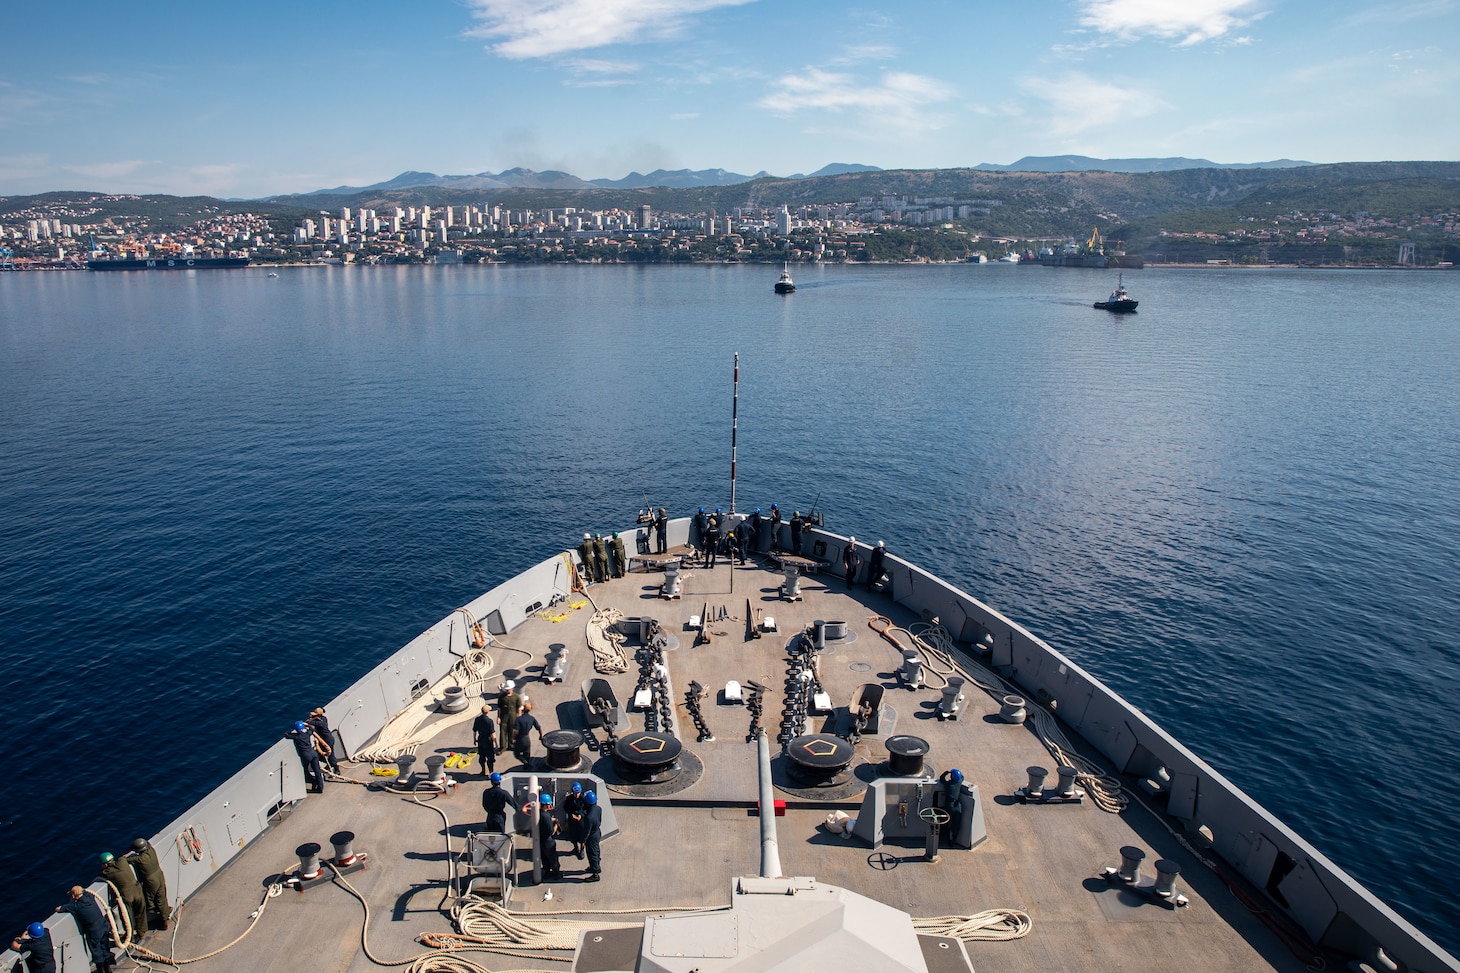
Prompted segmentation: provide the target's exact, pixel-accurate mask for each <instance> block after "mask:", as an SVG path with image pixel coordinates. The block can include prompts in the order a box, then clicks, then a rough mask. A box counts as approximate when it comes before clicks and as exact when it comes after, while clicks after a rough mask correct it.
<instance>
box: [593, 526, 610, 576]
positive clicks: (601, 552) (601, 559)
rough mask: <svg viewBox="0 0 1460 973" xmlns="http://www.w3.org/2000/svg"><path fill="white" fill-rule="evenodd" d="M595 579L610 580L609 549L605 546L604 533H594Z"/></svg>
mask: <svg viewBox="0 0 1460 973" xmlns="http://www.w3.org/2000/svg"><path fill="white" fill-rule="evenodd" d="M593 580H594V581H607V580H608V551H607V550H606V549H605V548H604V546H603V535H602V534H594V535H593Z"/></svg>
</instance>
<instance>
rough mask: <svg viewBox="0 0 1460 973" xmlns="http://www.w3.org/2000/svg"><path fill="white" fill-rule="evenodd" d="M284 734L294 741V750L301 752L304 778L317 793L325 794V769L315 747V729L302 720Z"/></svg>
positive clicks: (300, 757)
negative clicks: (320, 763)
mask: <svg viewBox="0 0 1460 973" xmlns="http://www.w3.org/2000/svg"><path fill="white" fill-rule="evenodd" d="M284 735H285V736H286V737H288V738H289V739H291V740H293V741H294V752H295V753H297V754H299V763H300V765H301V766H302V767H303V768H304V779H305V780H306V781H308V782H309V786H310V787H311V788H312V789H313V790H314V791H315V792H316V793H319V794H323V793H324V769H323V768H322V767H320V765H319V751H318V750H316V749H315V748H314V730H313V729H312V728H310V726H309V724H308V723H305V722H304V721H303V720H300V721H299V722H298V723H295V724H294V726H293V727H292V728H290V730H289V732H287V733H285V734H284Z"/></svg>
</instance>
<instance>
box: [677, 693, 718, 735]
mask: <svg viewBox="0 0 1460 973" xmlns="http://www.w3.org/2000/svg"><path fill="white" fill-rule="evenodd" d="M708 695H709V693H707V692H705V687H704V686H701V685H700V684H699V683H698V682H691V683H690V684H689V691H688V692H686V693H685V694H684V708H685V709H687V710H689V718H690V721H691V722H693V723H694V725H695V729H696V730H698V731H699V737H698V738H697V739H696V741H695V742H697V743H713V742H715V734H714V733H712V732H711V731H710V727H709V726H708V724H706V723H705V714H704V713H703V712H702V711H701V710H700V700H702V699H704V698H705V697H706V696H708Z"/></svg>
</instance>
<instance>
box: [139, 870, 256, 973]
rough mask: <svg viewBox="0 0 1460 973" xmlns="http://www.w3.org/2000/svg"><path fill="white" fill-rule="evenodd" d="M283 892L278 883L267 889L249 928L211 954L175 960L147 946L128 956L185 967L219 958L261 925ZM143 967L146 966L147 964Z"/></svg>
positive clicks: (140, 947)
mask: <svg viewBox="0 0 1460 973" xmlns="http://www.w3.org/2000/svg"><path fill="white" fill-rule="evenodd" d="M283 890H284V887H283V886H282V885H279V884H277V883H275V884H272V885H270V886H269V887H268V888H267V889H265V890H264V897H263V898H262V899H260V900H259V907H258V908H257V909H255V910H254V913H253V921H252V922H250V923H249V924H248V928H247V929H245V930H244V931H243V932H241V933H239V934H238V937H237V938H236V939H234V940H233V941H232V942H231V943H228V944H227V945H225V946H219V947H218V948H217V949H215V950H213V951H212V952H211V953H204V954H203V955H202V956H193V957H190V958H188V959H174V958H173V957H171V956H163V955H162V954H161V953H154V952H153V951H152V950H150V949H148V948H147V947H146V946H137V945H133V946H130V947H129V948H128V949H127V955H128V956H131V957H132V958H133V959H137V960H139V961H146V960H151V961H152V962H154V963H164V964H166V965H168V966H184V965H186V964H188V963H199V962H202V961H203V960H205V959H212V958H213V957H214V956H217V955H218V954H219V953H221V952H223V951H224V950H227V949H232V948H233V947H234V946H237V945H238V944H239V943H240V942H242V941H243V937H244V936H247V935H248V934H249V933H251V932H253V928H254V926H257V925H258V924H259V920H260V919H262V918H263V917H264V909H265V908H267V907H268V904H269V900H270V899H272V898H276V897H278V895H279V894H280V893H281V892H283ZM143 965H145V963H144V964H143Z"/></svg>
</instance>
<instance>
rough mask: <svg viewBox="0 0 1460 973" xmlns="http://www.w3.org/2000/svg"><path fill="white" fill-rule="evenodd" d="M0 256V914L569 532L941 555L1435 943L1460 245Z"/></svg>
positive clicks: (1458, 413) (48, 902)
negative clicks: (706, 517) (1116, 297)
mask: <svg viewBox="0 0 1460 973" xmlns="http://www.w3.org/2000/svg"><path fill="white" fill-rule="evenodd" d="M777 271H778V269H777V268H769V267H765V266H754V267H727V266H716V267H703V266H701V267H684V268H672V267H648V268H642V267H614V266H608V267H587V266H584V267H577V266H573V267H545V266H535V267H524V268H510V267H499V266H489V267H439V268H438V267H413V268H339V267H335V268H308V269H289V270H283V271H280V272H279V275H278V277H276V278H275V277H270V276H268V275H267V273H266V271H264V270H263V269H258V268H250V269H248V270H243V271H213V272H197V271H187V272H172V273H163V272H152V273H145V272H144V273H131V274H125V273H124V274H87V273H50V274H48V273H30V274H4V275H0V663H3V665H0V687H3V698H4V700H5V701H6V705H5V706H4V707H0V747H3V751H0V755H3V766H5V767H6V769H7V775H6V777H7V780H6V782H5V784H4V785H3V793H4V800H3V804H0V844H3V846H4V847H6V848H7V849H9V851H10V855H11V859H10V860H11V866H10V876H9V881H7V883H6V891H5V894H4V896H3V900H4V902H3V906H0V911H3V915H0V921H3V922H9V923H11V924H12V926H13V927H14V928H19V927H20V925H21V924H23V923H26V922H30V921H32V920H35V919H38V918H42V917H43V916H44V915H47V914H49V913H50V911H51V909H52V907H53V906H54V905H55V904H57V903H59V902H60V901H61V900H62V896H63V894H64V889H65V888H66V887H68V886H70V885H71V884H73V883H74V882H76V881H81V880H85V879H89V878H91V877H92V876H93V875H94V874H95V863H96V854H97V853H98V852H100V851H103V850H110V851H113V852H119V851H121V850H122V849H123V848H124V847H125V846H126V845H127V843H129V842H130V841H131V839H132V838H134V837H136V836H138V835H151V834H152V833H154V832H155V831H156V830H157V829H158V828H160V827H162V826H164V825H165V824H166V823H167V822H168V821H170V820H171V819H172V818H173V817H174V815H176V814H177V813H179V812H180V811H181V810H182V809H184V808H186V807H187V806H188V805H190V804H192V803H193V802H195V801H196V800H198V799H200V798H201V797H202V796H203V795H204V794H205V793H206V792H207V791H208V790H210V789H211V788H212V787H213V786H214V785H216V784H217V783H219V782H221V781H222V780H223V779H224V778H226V777H227V776H228V775H230V774H231V773H232V772H233V771H234V770H236V769H237V768H239V767H240V766H241V765H242V764H244V763H245V762H246V761H247V760H248V759H250V758H252V757H253V756H254V755H255V754H256V753H258V752H259V751H261V750H262V749H263V748H265V747H267V746H268V745H270V744H271V743H272V742H273V741H275V740H277V739H278V738H279V736H280V734H281V733H282V732H283V731H284V730H285V729H286V728H287V727H288V726H289V725H290V724H291V723H292V722H293V721H294V720H295V719H298V718H300V717H301V716H302V715H303V714H304V713H306V712H307V711H308V709H309V708H311V707H313V706H315V705H317V704H319V703H322V702H325V701H327V700H329V699H331V698H333V697H334V696H335V695H336V694H338V693H339V692H341V691H343V690H344V689H345V688H346V687H347V686H348V685H349V684H350V683H351V682H353V681H354V679H355V678H356V677H357V676H359V675H360V674H361V673H362V672H364V671H365V670H367V669H368V668H370V667H371V666H373V665H374V664H375V663H376V662H377V661H378V660H379V659H380V658H382V657H383V656H385V655H387V654H388V653H390V652H392V651H393V650H394V649H396V648H397V647H399V646H400V645H401V644H403V643H404V642H406V641H408V640H409V639H410V638H412V637H413V636H415V635H416V634H418V633H419V632H421V631H422V630H424V629H425V628H427V627H429V626H430V625H432V624H433V623H434V622H435V621H436V620H438V619H439V618H441V617H443V616H444V615H445V614H446V613H447V612H449V611H450V610H451V609H452V608H454V607H456V606H457V605H461V604H463V603H465V602H467V601H468V600H470V599H471V598H473V597H474V596H476V595H477V594H479V593H480V592H482V591H484V590H485V589H487V588H488V587H490V586H492V585H494V584H496V583H498V582H500V581H502V580H504V579H506V578H508V577H510V576H512V575H513V574H515V573H517V572H518V571H519V570H521V569H522V568H524V567H526V566H527V565H529V564H531V563H534V562H536V561H537V560H539V559H541V558H544V557H546V556H548V555H551V554H553V553H554V552H557V551H559V550H563V549H565V548H567V547H569V546H571V545H573V544H574V543H576V540H575V539H576V538H578V537H579V536H580V535H581V534H582V532H583V531H585V530H609V529H613V528H617V527H622V526H626V525H628V524H630V523H632V521H633V519H634V516H635V514H636V513H637V512H638V510H639V508H641V507H643V506H645V505H646V503H652V504H653V505H656V506H657V505H660V504H663V505H664V506H666V507H668V508H669V509H670V511H671V512H672V513H673V514H675V515H685V514H687V513H689V512H691V511H692V510H693V508H694V507H696V506H699V505H705V506H721V507H727V508H728V506H729V499H730V492H729V489H730V484H729V470H730V410H731V361H732V355H733V354H734V353H736V352H739V354H740V360H741V369H740V376H741V386H740V401H739V420H740V421H739V481H738V485H737V501H738V507H739V508H740V509H742V510H745V509H749V508H751V507H753V506H757V505H759V506H762V507H765V508H767V509H768V508H769V506H770V504H771V503H772V502H777V503H779V504H780V506H781V507H782V508H783V509H786V510H788V511H789V510H791V509H795V508H799V509H801V510H807V509H809V508H810V507H811V506H812V504H813V503H815V504H816V506H817V508H818V509H820V510H822V511H824V512H825V516H826V522H827V526H828V527H829V528H831V529H833V530H837V531H839V532H844V533H853V534H856V535H857V536H858V538H859V539H862V540H868V541H875V540H877V539H885V540H886V542H887V545H888V547H889V549H890V550H891V551H893V552H894V553H896V554H899V555H904V556H907V557H909V558H911V559H912V560H914V561H916V562H918V563H920V564H922V565H923V566H925V567H927V568H929V569H932V570H934V571H936V572H938V573H941V574H943V575H944V576H946V577H948V578H950V579H952V580H954V581H956V582H957V583H959V584H960V585H961V586H962V587H964V588H965V589H966V590H968V591H969V592H971V593H973V594H974V595H976V596H978V597H980V598H982V599H983V600H985V601H987V602H988V603H990V604H992V605H994V606H996V607H998V608H1000V609H1002V610H1003V611H1004V612H1005V613H1007V614H1008V615H1010V616H1011V617H1013V618H1016V619H1018V620H1020V621H1022V622H1024V623H1025V624H1026V625H1027V626H1028V627H1029V628H1030V629H1031V630H1033V631H1034V632H1035V633H1036V634H1038V635H1040V636H1042V637H1043V638H1044V639H1046V640H1047V641H1049V642H1050V643H1051V644H1053V645H1054V646H1055V647H1056V648H1057V649H1059V650H1060V651H1062V652H1064V653H1066V654H1068V655H1069V656H1071V657H1072V658H1074V659H1075V660H1076V661H1077V662H1079V663H1080V664H1081V665H1082V666H1084V667H1086V668H1087V669H1089V670H1090V671H1091V672H1093V673H1094V674H1096V675H1097V676H1099V677H1101V678H1103V679H1104V680H1105V681H1106V682H1107V683H1109V684H1110V685H1111V686H1113V687H1114V688H1115V689H1116V690H1117V691H1118V692H1120V693H1121V694H1123V695H1124V696H1126V697H1127V698H1128V699H1130V700H1132V701H1133V702H1135V703H1136V704H1137V705H1139V706H1141V707H1142V708H1144V709H1145V710H1146V711H1147V712H1148V713H1150V714H1151V716H1152V717H1153V718H1154V719H1156V720H1157V721H1158V722H1159V723H1161V724H1163V725H1164V726H1165V727H1166V728H1167V729H1169V730H1170V731H1171V732H1172V733H1174V735H1175V736H1176V737H1177V738H1178V739H1180V740H1182V741H1183V742H1184V743H1186V744H1187V745H1189V746H1190V747H1191V748H1192V749H1193V750H1195V751H1196V752H1197V753H1198V754H1200V755H1201V756H1203V757H1204V758H1205V759H1207V760H1208V761H1209V762H1210V763H1211V764H1213V765H1214V766H1215V767H1216V768H1217V769H1218V770H1219V771H1220V772H1222V773H1223V774H1225V775H1227V776H1228V777H1229V778H1231V779H1232V780H1233V781H1234V782H1236V783H1237V784H1238V785H1239V786H1241V787H1242V788H1244V789H1245V790H1247V791H1248V792H1249V793H1250V794H1251V795H1253V796H1254V797H1255V798H1257V799H1258V800H1259V801H1261V802H1262V803H1263V804H1265V805H1266V806H1267V807H1269V808H1270V809H1272V810H1273V811H1274V812H1275V813H1276V814H1278V815H1279V816H1280V817H1281V818H1282V819H1283V820H1284V821H1286V822H1287V823H1289V824H1290V825H1292V826H1293V827H1294V828H1296V829H1297V830H1298V831H1299V832H1300V833H1302V834H1303V835H1305V836H1306V837H1307V838H1309V839H1310V840H1311V841H1312V842H1313V843H1314V844H1315V845H1316V846H1317V847H1318V848H1319V849H1320V850H1322V851H1324V852H1325V853H1327V854H1328V855H1330V856H1331V857H1332V858H1334V859H1335V860H1337V861H1338V862H1339V863H1340V864H1341V865H1342V866H1344V867H1345V868H1347V869H1348V870H1350V871H1351V872H1352V874H1354V875H1355V876H1356V877H1357V878H1359V879H1360V880H1361V881H1362V882H1364V883H1365V884H1367V885H1368V886H1369V887H1370V888H1372V889H1374V890H1375V891H1376V892H1378V894H1379V895H1380V896H1381V897H1382V898H1384V899H1385V900H1386V901H1388V902H1389V903H1390V904H1392V905H1393V906H1394V907H1395V908H1397V909H1398V910H1399V911H1400V912H1401V913H1402V914H1404V915H1405V916H1407V917H1409V918H1411V919H1412V920H1413V921H1415V922H1416V923H1417V924H1418V925H1419V926H1420V927H1421V928H1422V929H1423V930H1424V931H1426V932H1427V933H1428V934H1429V935H1431V936H1432V937H1434V938H1435V939H1437V940H1438V941H1440V942H1441V943H1442V944H1444V945H1445V946H1447V947H1448V948H1449V949H1451V950H1452V951H1460V934H1457V932H1456V930H1457V929H1460V896H1457V895H1456V894H1455V891H1454V876H1455V875H1456V874H1460V825H1457V823H1456V822H1457V820H1460V818H1457V814H1456V812H1455V808H1456V807H1457V806H1460V775H1457V769H1460V744H1457V740H1460V719H1457V716H1456V706H1457V702H1460V634H1457V629H1460V555H1457V548H1460V543H1457V542H1460V488H1457V480H1456V471H1457V466H1460V318H1457V315H1456V310H1455V309H1456V308H1457V307H1460V273H1446V272H1433V273H1426V272H1408V273H1406V272H1373V271H1353V272H1348V271H1288V270H1264V271H1243V270H1235V269H1208V270H1175V269H1152V270H1146V271H1142V272H1128V273H1127V274H1126V276H1128V277H1130V278H1131V280H1130V281H1129V283H1128V286H1129V288H1130V289H1131V291H1132V292H1133V296H1135V297H1136V298H1138V299H1139V300H1140V301H1141V305H1140V311H1139V313H1137V314H1135V315H1130V316H1116V315H1111V314H1107V313H1105V312H1101V311H1095V310H1094V309H1092V308H1091V307H1090V304H1091V302H1092V301H1095V300H1099V299H1103V298H1104V297H1105V295H1106V294H1107V293H1108V292H1109V291H1110V290H1111V289H1112V287H1113V284H1114V280H1113V278H1114V272H1106V271H1094V270H1072V269H1058V270H1056V269H1049V268H1041V267H1033V268H1028V267H1012V266H993V265H989V266H968V265H960V266H925V267H891V266H871V267H817V268H801V269H798V270H797V273H796V277H797V283H798V285H799V287H800V289H799V290H798V291H797V292H796V293H795V294H793V295H790V296H789V297H778V296H776V295H774V294H772V293H771V284H772V283H773V282H774V280H775V277H776V275H777Z"/></svg>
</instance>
